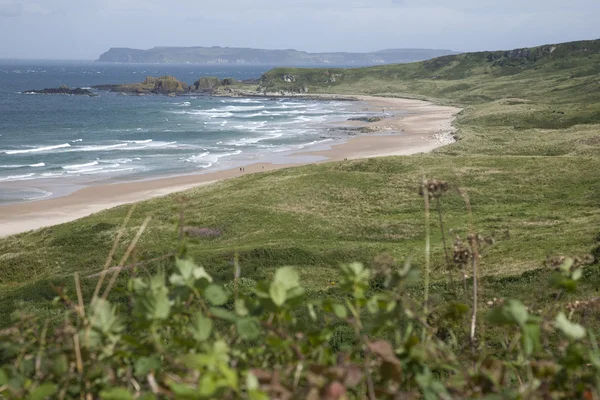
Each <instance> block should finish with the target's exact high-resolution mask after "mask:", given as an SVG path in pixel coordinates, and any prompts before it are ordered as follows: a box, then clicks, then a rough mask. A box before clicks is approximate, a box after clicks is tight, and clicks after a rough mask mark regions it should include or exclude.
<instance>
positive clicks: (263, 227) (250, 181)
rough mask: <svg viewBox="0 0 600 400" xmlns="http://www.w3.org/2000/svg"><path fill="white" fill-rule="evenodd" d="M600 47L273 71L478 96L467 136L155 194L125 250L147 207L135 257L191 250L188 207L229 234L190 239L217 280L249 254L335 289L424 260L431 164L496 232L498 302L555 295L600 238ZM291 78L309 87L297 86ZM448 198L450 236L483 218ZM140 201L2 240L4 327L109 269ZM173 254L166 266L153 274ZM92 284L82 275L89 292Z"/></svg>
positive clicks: (268, 78) (400, 91) (322, 80)
mask: <svg viewBox="0 0 600 400" xmlns="http://www.w3.org/2000/svg"><path fill="white" fill-rule="evenodd" d="M584 48H585V49H588V51H583V49H584ZM599 48H600V45H598V41H593V42H580V43H579V44H576V45H573V44H567V45H561V46H559V47H557V49H556V50H555V51H554V52H553V53H551V54H547V51H546V52H544V51H545V50H544V49H541V50H539V52H538V53H539V54H538V53H536V52H535V51H534V52H532V54H533V55H530V58H531V59H528V58H524V59H512V58H507V57H503V56H502V54H501V53H476V54H471V55H460V56H450V57H444V58H441V59H437V60H432V61H429V62H424V63H415V64H410V65H397V66H382V67H373V68H363V69H353V70H329V71H328V70H323V69H318V70H310V69H276V70H273V71H271V72H269V73H268V74H266V75H265V77H264V78H263V85H264V86H265V87H268V88H269V90H287V89H290V88H293V87H294V86H293V85H300V86H302V85H305V86H308V87H309V88H310V91H311V92H312V93H346V94H359V93H362V94H372V95H382V96H409V97H416V98H424V99H433V100H434V101H436V102H437V103H440V104H452V105H458V106H461V107H464V111H463V112H462V113H461V114H460V115H459V117H458V119H457V121H456V126H457V127H458V128H459V132H458V136H459V138H460V140H459V141H458V142H457V143H455V144H453V145H451V146H447V147H444V148H442V149H439V150H437V151H435V152H434V153H432V154H429V155H416V156H410V157H387V158H377V159H366V160H357V161H348V162H338V163H326V164H319V165H311V166H305V167H299V168H292V169H285V170H279V171H274V172H267V173H261V174H254V175H248V176H244V177H240V178H236V179H232V180H228V181H225V182H220V183H217V184H214V185H211V186H207V187H203V188H198V189H194V190H191V191H187V192H185V193H182V194H176V195H171V196H167V197H163V198H158V199H154V200H150V201H146V202H142V203H140V204H139V205H138V207H137V209H136V211H135V213H134V216H133V219H132V220H131V222H130V224H129V228H128V229H127V233H126V235H125V238H124V240H123V241H122V244H121V246H120V247H119V250H118V254H117V256H116V257H115V260H118V259H119V257H120V256H121V255H122V254H123V253H124V252H125V249H126V247H127V245H128V243H129V241H130V240H131V239H132V238H133V236H134V235H135V232H136V230H137V228H138V227H139V225H141V222H142V221H143V219H144V218H145V217H146V216H147V215H152V217H153V219H152V222H151V223H150V225H149V227H148V229H147V230H146V232H145V233H144V235H143V236H142V239H141V241H140V243H139V245H138V247H137V250H136V253H135V258H136V259H138V260H144V259H152V258H154V257H158V256H161V255H163V254H166V253H169V252H172V251H174V250H177V249H178V247H179V241H178V234H177V229H176V224H177V219H178V215H179V213H180V211H181V209H182V208H183V211H184V212H183V214H184V223H185V225H188V226H197V227H211V228H218V229H220V230H222V231H223V233H224V234H223V235H222V236H221V237H219V238H214V239H190V240H189V242H188V250H187V251H188V254H189V255H190V256H192V257H193V258H194V259H195V260H197V261H198V262H200V263H202V264H204V265H205V266H206V267H207V268H208V269H209V271H210V272H211V274H213V275H214V276H216V277H218V278H220V279H221V280H230V277H231V274H232V272H231V271H232V264H231V263H232V259H233V255H234V253H235V252H238V253H239V255H240V262H241V265H242V275H243V276H246V277H250V278H254V279H259V278H263V277H268V276H270V274H271V273H272V272H273V271H274V270H275V268H276V267H278V266H282V265H295V266H298V267H299V269H300V273H301V275H302V278H303V282H304V284H305V285H306V286H307V287H309V288H311V289H313V290H317V291H318V290H326V289H327V288H328V287H329V286H330V282H331V281H332V280H335V279H336V273H337V265H338V264H339V263H342V262H349V261H362V262H365V263H370V262H371V261H372V260H373V258H374V257H376V256H377V255H379V254H381V253H390V254H392V255H393V256H395V257H397V258H400V259H401V258H405V257H407V256H410V255H414V257H415V261H416V262H417V263H420V262H421V261H422V258H423V255H422V254H423V249H424V232H425V228H424V222H423V221H424V218H423V201H422V198H421V197H419V196H418V193H417V192H418V185H419V182H420V179H421V178H422V176H423V175H426V176H427V177H429V178H437V179H445V180H447V181H449V182H450V183H451V185H452V186H454V187H460V188H464V189H466V190H467V191H468V193H469V196H470V199H471V202H472V206H473V221H474V224H475V226H476V229H477V230H478V231H480V232H481V233H483V234H491V235H494V236H495V237H496V239H497V243H496V245H495V246H494V247H492V248H491V249H490V250H489V252H488V253H486V254H485V256H484V258H483V265H482V274H483V275H484V276H485V279H484V285H483V289H482V290H483V293H484V295H483V297H484V299H485V298H491V297H494V296H498V297H501V296H504V297H517V298H522V299H524V300H526V301H532V302H536V304H538V303H540V304H545V305H550V304H552V301H553V298H551V297H550V295H551V294H552V292H551V291H550V289H548V287H547V286H546V284H545V283H544V282H545V281H546V280H547V279H545V278H544V277H545V276H546V275H548V274H549V272H548V271H547V270H545V269H543V268H542V264H543V261H544V260H545V258H546V257H547V256H549V255H557V254H565V255H582V254H586V253H589V252H590V251H591V250H592V249H593V248H594V247H595V246H597V245H598V243H597V242H596V235H597V234H598V233H599V231H600V213H599V212H598V210H599V209H600V197H599V196H598V193H600V180H599V179H598V176H599V175H598V171H599V170H600V158H599V157H598V156H599V155H600V136H599V132H600V90H599V89H600V77H599V75H598V74H599V70H598V68H597V65H598V63H599V62H600V55H599V54H598V49H599ZM490 54H492V55H491V56H490ZM535 54H537V55H535ZM489 60H492V61H489ZM282 74H292V75H294V76H295V77H296V78H297V82H296V83H294V84H288V83H285V82H283V81H282V80H281V79H280V78H278V77H280V76H281V75H282ZM332 74H334V75H335V76H336V79H335V82H331V75H332ZM238 86H239V85H236V87H238ZM182 196H184V197H185V199H184V200H183V201H180V198H181V197H182ZM443 206H444V210H445V213H444V215H445V217H444V218H445V224H446V226H447V227H448V228H451V229H452V230H453V233H452V236H453V235H454V234H459V235H461V236H463V237H464V235H465V234H466V233H467V231H468V227H469V215H468V213H467V212H466V210H465V205H464V202H463V200H462V198H461V197H460V196H459V195H458V194H456V193H452V194H451V195H449V196H447V197H444V199H443ZM127 210H128V207H127V206H123V207H117V208H115V209H112V210H107V211H103V212H101V213H98V214H95V215H93V216H90V217H87V218H83V219H81V220H78V221H75V222H72V223H68V224H63V225H59V226H55V227H51V228H46V229H42V230H39V231H36V232H30V233H24V234H21V235H16V236H12V237H9V238H5V239H0V326H4V325H7V324H9V322H10V317H11V315H12V314H13V312H14V310H15V309H16V308H17V306H20V307H21V308H24V309H26V310H30V311H33V312H37V313H42V314H43V315H52V313H53V312H54V311H52V310H51V309H50V307H49V305H48V303H47V300H48V299H51V298H52V297H53V296H54V292H53V290H52V289H51V284H54V285H65V284H67V285H70V282H71V281H72V274H73V273H74V272H75V271H79V272H80V274H81V275H82V276H86V275H89V274H92V273H95V272H98V271H99V270H100V269H101V268H102V265H103V263H104V260H105V258H106V255H107V254H108V252H109V250H110V248H111V246H112V242H113V239H114V237H115V235H116V233H117V231H118V228H119V226H120V224H121V222H122V220H123V218H124V216H125V215H126V213H127ZM434 221H435V218H434ZM432 228H433V232H434V234H435V237H434V238H433V239H434V240H433V243H434V248H433V268H434V269H433V270H434V277H433V279H434V283H433V288H432V294H433V297H434V298H436V297H439V298H443V297H444V296H445V294H446V293H447V292H448V291H447V288H446V286H445V283H444V282H443V279H442V278H444V279H445V272H444V271H443V270H442V268H441V265H442V263H443V252H442V247H441V246H440V240H439V239H440V234H439V229H437V226H435V225H434V226H433V227H432ZM436 229H437V230H436ZM450 239H451V240H452V237H451V238H450ZM167 264H168V263H163V264H161V263H155V264H152V265H150V266H149V267H148V268H149V269H148V270H147V271H154V270H156V268H158V267H159V266H161V265H167ZM147 271H142V272H141V273H147ZM587 274H588V275H586V276H587V279H586V281H585V282H584V283H583V286H582V287H583V288H584V290H582V291H580V293H578V294H577V296H578V297H577V298H589V297H594V296H598V293H597V290H596V289H594V287H598V286H600V285H599V283H600V272H599V271H598V268H597V267H592V269H590V270H589V271H588V273H587ZM93 284H94V281H93V280H91V279H87V280H86V279H84V290H85V291H86V292H89V291H90V290H91V289H92V286H93ZM436 285H438V286H439V287H438V289H439V290H438V291H437V292H436ZM594 285H596V286H594ZM532 289H534V290H532ZM572 296H574V295H571V296H564V297H562V298H561V299H562V300H561V301H568V300H569V299H573V298H574V297H572Z"/></svg>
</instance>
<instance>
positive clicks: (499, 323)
mask: <svg viewBox="0 0 600 400" xmlns="http://www.w3.org/2000/svg"><path fill="white" fill-rule="evenodd" d="M448 190H449V187H448V185H447V184H446V183H445V182H440V181H424V182H423V184H422V188H421V195H422V197H423V199H424V201H425V220H426V224H427V226H429V219H430V208H432V209H434V208H433V207H430V204H438V202H439V201H440V198H441V197H442V196H443V195H444V194H445V193H446V192H447V191H448ZM463 195H464V198H465V203H466V204H467V208H469V207H470V206H469V201H468V196H466V194H465V193H464V192H463ZM438 210H439V207H438ZM439 217H440V221H441V220H442V215H441V213H440V214H439ZM148 221H149V219H147V220H146V221H145V222H144V223H143V224H142V226H141V227H140V229H139V231H138V234H137V235H136V237H135V238H134V239H133V241H132V243H131V245H130V246H129V249H128V252H127V254H126V255H125V256H124V258H123V259H122V261H121V263H120V264H119V267H116V268H115V267H113V268H110V269H105V270H104V272H103V273H101V274H99V275H97V276H96V277H98V278H99V280H98V282H97V287H96V290H95V292H94V294H93V296H92V298H91V299H89V301H85V300H84V298H83V294H82V291H81V290H80V288H81V285H80V283H79V277H78V275H77V274H75V277H74V278H75V283H76V284H75V288H76V290H75V293H67V292H66V291H65V290H64V289H60V288H57V292H58V296H57V298H56V300H55V305H56V306H57V307H61V308H62V310H63V315H62V323H60V324H58V325H56V326H55V325H51V324H50V323H48V322H47V323H45V324H43V323H42V324H40V321H39V320H38V319H37V318H35V317H32V316H27V315H22V316H21V318H20V321H19V322H18V323H17V324H16V325H14V326H13V327H12V328H9V329H5V330H3V331H0V398H7V399H21V398H31V399H45V398H53V399H54V398H59V399H66V398H81V399H96V398H100V399H163V398H165V399H167V398H177V399H228V398H229V399H233V398H249V399H269V398H272V399H354V398H368V399H405V398H408V399H412V398H425V399H437V398H441V399H451V398H488V399H500V398H507V399H525V398H526V399H529V398H540V399H553V398H585V399H598V398H599V396H600V351H599V349H598V344H597V341H596V337H595V336H594V334H593V332H592V330H590V329H586V327H584V326H583V324H585V322H583V321H582V319H584V318H585V313H586V311H589V310H590V309H592V308H594V307H598V305H600V299H595V300H590V301H587V302H585V303H580V302H575V303H573V304H568V305H567V306H566V307H565V308H564V309H563V310H560V309H552V310H546V311H539V310H533V309H530V308H528V307H527V306H526V305H525V304H523V303H522V302H521V301H519V300H516V299H494V301H493V302H492V304H487V306H488V308H487V311H486V312H484V313H482V312H480V311H478V310H479V309H480V306H481V305H480V304H479V303H480V300H479V296H478V291H479V288H478V284H479V283H478V275H479V271H478V268H479V263H480V258H481V257H482V255H483V254H485V253H484V250H485V248H486V247H488V246H491V245H493V240H492V239H491V238H486V237H483V236H482V235H479V234H477V233H476V232H475V231H474V230H473V231H471V233H469V234H468V235H467V236H466V237H465V238H462V239H461V238H457V240H456V242H455V244H454V248H453V249H452V248H450V247H448V248H447V246H446V244H444V248H445V249H446V248H447V251H448V253H447V262H448V264H447V267H448V270H449V272H452V270H453V269H455V270H459V269H462V271H463V273H464V275H465V276H466V274H467V272H466V271H470V273H471V274H472V275H471V276H472V279H470V280H468V281H467V280H466V279H465V280H464V281H463V282H457V283H454V282H452V285H453V287H454V288H455V299H456V300H455V301H451V302H447V303H443V304H441V305H436V306H432V304H433V303H431V302H430V301H429V273H430V272H429V261H430V254H429V252H430V248H429V246H430V243H429V236H430V232H429V229H428V230H427V240H426V248H425V262H424V267H423V268H422V269H420V268H417V267H416V266H415V265H414V264H412V263H411V262H410V260H408V261H406V262H404V263H398V262H396V261H395V260H393V259H389V258H385V257H382V258H380V260H379V263H377V266H376V267H374V268H366V267H364V266H363V265H362V264H360V263H352V264H345V265H342V266H341V268H340V271H339V279H338V280H337V281H334V282H332V284H333V285H335V286H336V290H335V291H333V292H332V295H330V296H328V297H326V298H316V297H315V296H311V295H309V289H305V288H304V287H303V286H302V285H301V282H300V276H299V274H298V272H297V271H296V269H294V268H293V267H283V268H279V269H277V270H276V272H275V274H274V276H273V278H272V279H269V280H265V281H261V282H255V281H253V280H250V279H247V278H240V266H239V264H238V263H237V262H234V263H233V277H234V279H233V281H232V282H229V283H227V284H225V285H221V284H218V283H216V282H215V280H214V279H213V277H211V276H210V275H209V273H208V272H207V271H206V269H205V268H204V267H202V266H199V265H197V264H196V263H195V262H193V261H192V260H191V259H189V258H186V257H185V256H184V255H183V254H184V253H185V250H182V252H181V254H180V257H177V258H175V261H174V265H173V267H172V268H170V269H169V270H163V271H161V272H159V273H158V274H155V275H154V276H150V277H136V274H135V273H134V274H133V275H132V278H131V279H129V281H128V284H127V286H126V287H119V285H116V286H115V283H116V282H117V277H118V275H119V274H120V273H121V271H123V270H125V269H127V268H126V266H125V262H126V260H127V258H128V257H129V255H130V254H131V252H132V251H133V250H134V248H135V245H136V243H137V241H138V239H139V238H140V236H141V235H142V234H143V231H144V229H145V227H146V226H147V223H148ZM118 239H119V237H117V240H116V241H115V242H118ZM445 240H446V239H445V238H444V241H445ZM115 247H116V245H115ZM111 258H112V255H111V256H109V261H110V259H111ZM589 261H590V260H588V259H586V258H581V259H579V258H569V257H559V258H555V259H551V260H548V266H549V267H550V268H552V269H553V270H554V273H553V274H552V277H551V279H552V284H553V285H554V287H556V289H557V290H558V291H559V292H558V293H559V294H558V296H560V294H561V293H563V292H573V291H576V290H577V283H578V281H580V280H581V279H584V276H585V274H584V273H583V271H584V268H586V265H587V264H589ZM108 265H110V264H109V262H107V263H106V266H107V267H108ZM134 272H135V270H134ZM452 276H453V274H452V273H450V274H449V277H450V278H449V279H453V278H452ZM88 278H89V277H88ZM107 279H108V281H107ZM417 280H418V281H419V282H422V284H423V288H424V290H423V292H424V293H423V298H422V301H421V300H416V299H415V296H411V295H408V292H409V291H410V290H409V288H408V287H409V286H410V285H411V282H414V281H417ZM104 282H107V283H106V285H104ZM463 285H464V288H463ZM103 288H104V290H101V289H103ZM113 288H114V290H113ZM111 292H112V293H111ZM486 330H487V331H495V332H494V333H495V334H496V337H500V338H501V339H500V340H499V341H497V342H494V343H486V340H485V338H486V337H489V335H488V334H486V333H485V331H486Z"/></svg>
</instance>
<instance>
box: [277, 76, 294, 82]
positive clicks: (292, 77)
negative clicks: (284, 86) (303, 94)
mask: <svg viewBox="0 0 600 400" xmlns="http://www.w3.org/2000/svg"><path fill="white" fill-rule="evenodd" d="M281 79H283V81H284V82H288V83H294V82H296V77H295V76H294V75H283V76H282V77H281Z"/></svg>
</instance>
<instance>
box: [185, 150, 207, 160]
mask: <svg viewBox="0 0 600 400" xmlns="http://www.w3.org/2000/svg"><path fill="white" fill-rule="evenodd" d="M209 154H210V152H209V151H205V152H204V153H202V154H198V155H195V156H190V157H187V158H183V159H182V160H183V161H185V162H190V163H197V162H201V161H205V160H203V158H204V157H206V156H208V155H209Z"/></svg>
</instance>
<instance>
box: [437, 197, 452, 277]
mask: <svg viewBox="0 0 600 400" xmlns="http://www.w3.org/2000/svg"><path fill="white" fill-rule="evenodd" d="M436 204H437V212H438V217H439V219H440V230H441V231H442V242H443V244H444V257H445V258H446V268H447V269H448V278H449V280H450V281H449V283H450V287H452V288H453V289H454V277H453V276H452V264H451V263H450V255H449V254H448V242H447V241H446V230H445V229H444V218H443V217H442V201H441V200H440V199H439V198H436Z"/></svg>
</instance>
